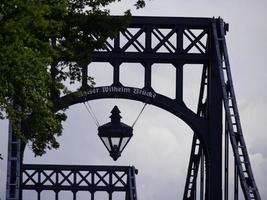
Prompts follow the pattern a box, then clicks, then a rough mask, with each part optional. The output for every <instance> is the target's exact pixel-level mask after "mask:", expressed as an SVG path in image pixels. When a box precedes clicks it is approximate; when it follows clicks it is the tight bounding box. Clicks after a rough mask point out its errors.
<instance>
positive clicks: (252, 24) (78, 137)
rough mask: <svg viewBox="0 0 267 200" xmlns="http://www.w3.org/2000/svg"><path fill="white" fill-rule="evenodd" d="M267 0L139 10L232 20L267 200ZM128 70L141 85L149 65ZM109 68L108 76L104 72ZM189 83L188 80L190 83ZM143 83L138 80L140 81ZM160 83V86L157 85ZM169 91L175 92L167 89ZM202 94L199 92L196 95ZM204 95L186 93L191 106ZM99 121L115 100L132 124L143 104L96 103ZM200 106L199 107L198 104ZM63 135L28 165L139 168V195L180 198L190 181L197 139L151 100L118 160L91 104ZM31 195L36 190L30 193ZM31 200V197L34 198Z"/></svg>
mask: <svg viewBox="0 0 267 200" xmlns="http://www.w3.org/2000/svg"><path fill="white" fill-rule="evenodd" d="M123 2H125V3H120V4H116V5H114V6H112V12H113V13H114V14H116V15H118V14H121V13H122V11H123V10H124V9H125V8H126V7H129V5H131V4H132V2H133V1H123ZM266 8H267V1H266V0H255V1H249V0H224V1H218V0H202V1H197V0H191V1H188V0H164V1H162V0H151V1H149V2H148V3H147V6H146V8H144V9H142V10H138V11H134V12H133V14H134V15H141V16H173V17H213V16H215V17H218V16H221V17H222V18H223V19H224V20H225V21H226V22H228V23H229V24H230V32H229V33H228V34H227V44H228V52H229V56H230V62H231V69H232V75H233V81H234V86H235V92H236V96H237V101H238V105H239V111H240V115H241V122H242V128H243V133H244V137H245V141H246V144H247V148H248V151H249V154H250V159H251V162H252V168H253V172H254V176H255V179H256V183H257V185H258V188H259V190H260V193H261V197H262V199H267V191H266V189H265V188H266V187H267V183H266V178H265V177H266V170H267V147H266V142H267V133H266V128H265V125H266V123H267V113H266V111H267V92H266V87H267V68H266V56H267V55H266V48H267V42H266V41H267V25H266V20H267V12H266ZM125 68H126V70H125V71H124V72H122V75H123V74H127V73H131V77H132V78H128V76H124V77H122V82H123V83H125V84H128V85H135V84H136V85H135V86H137V87H138V86H139V85H138V84H139V83H140V82H142V80H141V78H140V77H142V73H143V71H142V70H139V68H140V67H139V68H138V66H135V65H130V66H129V67H125ZM165 68H166V71H164V70H163V67H161V66H158V67H157V68H155V69H154V71H153V72H154V74H155V77H154V79H153V80H152V83H153V84H155V87H156V88H157V91H159V92H163V93H164V94H166V95H169V96H172V95H173V87H172V84H173V82H174V77H173V73H172V72H173V70H174V69H173V68H172V67H171V66H167V67H166V66H165V67H164V69H165ZM89 71H90V73H91V74H92V75H94V76H95V78H96V82H97V85H100V86H101V85H103V84H108V83H110V82H111V77H110V74H109V73H107V72H109V71H111V67H110V66H108V65H103V64H102V65H101V64H97V65H94V67H91V68H90V69H89ZM105 72H106V73H105ZM198 74H199V71H198V70H196V72H195V73H194V74H189V75H188V76H189V77H188V78H187V79H186V80H188V82H191V84H189V85H188V89H189V90H190V88H191V89H192V91H194V88H195V87H196V86H198V84H197V83H196V80H197V79H198ZM135 80H140V81H135ZM186 80H185V81H186ZM137 82H138V83H137ZM156 83H159V84H156ZM166 88H170V89H166ZM194 95H195V96H194ZM196 96H197V94H193V92H188V93H187V99H188V103H191V99H192V100H193V99H195V98H196ZM90 104H91V106H92V107H93V109H94V111H95V113H96V116H97V118H98V120H99V122H100V124H104V123H107V122H108V121H109V116H110V111H111V109H112V108H113V106H114V105H118V107H119V108H120V110H121V115H122V117H123V122H124V123H127V124H129V125H131V124H132V123H133V122H134V120H135V119H136V117H137V115H138V113H139V111H140V110H141V108H142V106H143V103H141V102H137V101H129V100H112V99H110V100H95V101H91V102H90ZM191 105H192V106H194V104H191ZM67 114H68V119H67V121H66V122H65V123H64V130H63V136H62V137H60V138H59V141H60V144H61V147H60V149H59V150H53V151H50V152H48V153H47V154H46V155H45V156H43V157H42V158H34V156H33V154H32V153H31V152H30V150H29V149H27V150H26V152H25V158H24V159H25V161H24V162H25V163H53V164H86V165H97V164H99V165H100V164H101V165H103V164H107V165H114V164H116V165H134V166H135V167H136V168H137V169H139V174H138V175H137V183H138V185H137V186H138V198H139V199H140V200H149V199H151V200H152V199H153V200H159V199H170V200H174V199H179V198H180V199H181V196H182V194H183V193H182V192H183V187H184V182H185V178H186V171H187V164H188V159H189V153H190V146H191V140H192V131H191V129H190V128H189V127H188V126H187V125H186V124H185V123H184V122H183V121H182V120H180V119H179V118H177V117H175V116H173V115H172V114H170V113H168V112H166V111H164V110H162V109H160V108H157V107H155V106H152V105H148V106H147V107H146V109H145V110H144V113H143V115H142V116H141V117H140V119H139V121H138V122H137V124H136V126H135V129H134V136H133V138H132V140H131V141H130V143H129V144H128V146H127V147H126V149H125V152H123V155H122V157H121V158H119V160H118V161H117V162H116V163H114V162H113V161H112V160H111V158H110V157H109V156H108V153H107V151H106V149H105V148H104V146H103V144H102V143H101V141H100V139H99V138H98V136H97V127H96V125H95V124H94V122H93V120H92V119H91V118H90V116H89V114H88V113H87V111H86V109H85V107H84V105H82V104H80V105H74V106H72V107H71V108H70V109H69V110H68V111H67ZM7 131H8V130H7V122H6V121H1V122H0V132H1V141H0V152H1V153H3V157H4V160H3V161H0V198H4V195H5V176H6V159H7V156H6V152H7ZM26 195H27V196H29V195H30V194H26ZM27 200H30V198H27Z"/></svg>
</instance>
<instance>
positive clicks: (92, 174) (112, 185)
mask: <svg viewBox="0 0 267 200" xmlns="http://www.w3.org/2000/svg"><path fill="white" fill-rule="evenodd" d="M22 173H23V176H24V178H23V181H22V189H23V190H34V191H36V193H37V199H38V200H41V199H42V198H41V193H42V192H44V191H53V192H54V197H55V199H56V200H58V199H59V193H60V191H63V190H64V191H71V192H72V194H73V198H72V199H73V200H76V199H77V193H78V192H79V191H88V199H89V198H90V199H95V194H96V193H97V192H106V193H107V194H108V199H112V196H113V194H114V193H115V192H120V193H123V195H124V196H125V200H130V199H133V200H135V199H136V195H135V191H134V192H133V191H132V190H133V188H135V182H132V179H134V174H135V173H137V170H136V169H135V168H134V167H126V166H77V165H29V164H28V165H23V169H22ZM44 199H45V198H44Z"/></svg>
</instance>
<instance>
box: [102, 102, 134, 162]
mask: <svg viewBox="0 0 267 200" xmlns="http://www.w3.org/2000/svg"><path fill="white" fill-rule="evenodd" d="M110 118H111V122H109V123H107V124H104V125H102V126H100V127H99V128H98V136H99V137H100V139H101V141H102V142H103V144H104V145H105V147H106V148H107V150H108V151H109V154H110V156H111V157H112V158H113V160H115V161H116V160H117V159H118V158H119V157H120V156H121V152H122V151H123V149H124V148H125V147H126V145H127V144H128V142H129V141H130V139H131V137H132V136H133V128H132V127H130V126H128V125H126V124H124V123H122V122H121V116H120V110H119V108H118V107H117V106H114V108H113V109H112V111H111V116H110Z"/></svg>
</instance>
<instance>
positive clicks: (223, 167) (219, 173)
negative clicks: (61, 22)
mask: <svg viewBox="0 0 267 200" xmlns="http://www.w3.org/2000/svg"><path fill="white" fill-rule="evenodd" d="M227 31H228V24H226V23H225V22H224V21H223V20H222V19H220V18H219V19H214V18H177V17H173V18H172V17H133V18H132V20H131V22H130V24H129V27H128V28H127V29H126V30H124V31H122V32H120V33H118V35H117V37H116V38H115V39H114V40H107V42H106V48H105V49H103V50H101V51H95V52H93V55H92V62H109V63H110V64H111V65H112V67H113V72H112V73H113V83H112V85H107V86H102V87H96V88H90V87H88V85H87V74H88V66H82V67H83V80H82V87H81V90H82V95H77V94H76V93H75V92H74V93H70V94H67V95H65V96H60V97H59V98H58V99H57V109H58V110H60V109H64V108H66V107H68V106H71V105H74V104H77V103H83V102H86V101H90V100H94V99H102V98H124V99H131V100H136V101H141V102H144V103H147V104H152V105H155V106H158V107H160V108H162V109H164V110H166V111H168V112H170V113H172V114H174V115H175V116H177V117H179V118H180V119H182V120H183V121H184V122H185V123H187V124H188V125H189V126H190V127H191V128H192V130H193V131H194V136H193V141H192V148H191V154H190V159H189V165H188V172H187V174H186V178H185V180H186V181H185V187H184V194H183V200H196V199H200V200H204V199H205V200H215V199H216V200H222V199H224V200H228V197H229V193H230V192H229V191H230V190H229V187H230V186H229V179H230V177H229V168H230V166H229V162H228V160H229V151H230V150H229V149H230V147H232V148H231V149H232V152H233V155H234V160H235V166H234V171H235V175H234V183H235V184H234V189H233V191H234V200H238V199H239V197H240V196H241V195H240V194H239V193H238V191H239V189H238V188H239V186H240V187H241V189H242V190H241V191H242V195H243V196H244V199H246V200H260V199H261V197H260V194H259V191H258V189H257V186H256V182H255V179H254V177H253V173H252V168H251V163H250V159H249V155H248V152H247V147H246V144H245V140H244V135H243V132H242V128H241V124H240V116H239V112H238V107H237V103H236V97H235V92H234V87H233V82H232V76H231V70H230V62H229V58H228V53H227V47H226V40H225V35H226V32H227ZM123 63H140V64H141V67H142V68H144V71H145V75H144V87H142V88H135V87H128V86H124V85H123V84H122V83H121V82H120V66H121V65H122V64H123ZM156 63H168V64H171V65H172V66H173V67H174V68H175V71H176V82H175V91H176V93H175V98H169V97H167V96H165V95H163V94H159V93H157V92H155V89H154V88H153V86H152V84H151V77H152V73H153V71H152V70H151V68H152V65H153V64H156ZM186 64H198V65H200V66H201V69H202V78H201V84H200V86H199V88H200V90H199V92H198V94H199V98H198V102H197V104H198V107H197V110H192V109H190V108H189V107H188V105H186V103H185V102H184V85H183V75H184V73H183V71H184V66H185V65H186ZM52 67H53V66H52ZM54 67H56V66H54ZM223 113H224V115H223ZM224 122H225V123H224ZM11 123H12V122H11ZM22 156H23V148H22V147H21V143H20V141H19V140H18V139H16V138H15V137H14V136H13V134H12V130H11V126H10V131H9V154H8V173H7V174H8V176H7V193H6V194H7V195H6V199H7V200H19V199H22V197H21V194H22V191H23V190H34V191H36V193H37V199H38V200H40V199H41V195H40V194H41V193H42V191H43V190H51V191H54V193H55V199H56V200H58V198H59V197H58V193H59V191H61V190H69V191H71V192H72V193H73V199H76V193H77V192H78V191H84V190H88V191H89V192H90V194H91V196H90V198H91V199H92V200H94V193H95V192H96V191H106V192H107V193H108V199H109V200H112V198H113V196H112V194H113V193H114V192H115V191H121V192H125V199H126V200H136V199H137V195H136V185H135V172H136V170H135V168H134V167H125V166H111V167H110V166H109V167H108V166H69V165H49V166H47V165H43V164H40V165H29V164H24V163H23V161H22ZM223 160H224V161H223ZM70 177H72V178H70ZM81 183H83V184H81ZM84 184H85V186H84ZM197 188H200V189H199V190H197Z"/></svg>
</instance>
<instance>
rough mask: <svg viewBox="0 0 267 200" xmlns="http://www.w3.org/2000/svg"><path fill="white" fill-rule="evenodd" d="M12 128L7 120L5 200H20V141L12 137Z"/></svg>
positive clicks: (10, 122) (11, 124)
mask: <svg viewBox="0 0 267 200" xmlns="http://www.w3.org/2000/svg"><path fill="white" fill-rule="evenodd" d="M12 126H13V123H12V121H11V120H9V128H8V160H7V183H6V200H21V198H22V197H21V196H22V194H21V190H20V180H21V155H22V154H21V140H20V139H18V138H17V137H16V136H15V135H14V132H13V128H12Z"/></svg>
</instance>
